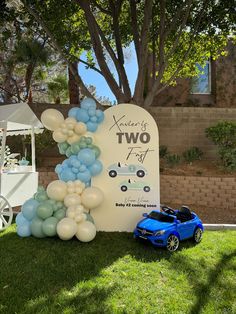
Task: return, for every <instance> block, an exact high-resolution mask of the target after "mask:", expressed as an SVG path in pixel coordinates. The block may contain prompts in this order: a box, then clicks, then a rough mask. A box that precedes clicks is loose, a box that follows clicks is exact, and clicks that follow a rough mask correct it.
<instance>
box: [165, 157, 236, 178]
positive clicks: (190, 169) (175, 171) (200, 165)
mask: <svg viewBox="0 0 236 314" xmlns="http://www.w3.org/2000/svg"><path fill="white" fill-rule="evenodd" d="M160 172H161V174H169V175H176V176H216V177H236V171H234V172H230V171H227V170H225V169H224V168H223V167H222V166H221V165H220V164H219V162H216V161H206V160H199V161H194V162H193V163H192V164H187V163H180V164H179V165H177V166H174V167H172V168H171V167H170V166H169V165H167V163H166V161H165V160H162V159H161V160H160Z"/></svg>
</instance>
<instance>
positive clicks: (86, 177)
mask: <svg viewBox="0 0 236 314" xmlns="http://www.w3.org/2000/svg"><path fill="white" fill-rule="evenodd" d="M77 179H78V180H80V181H82V182H84V183H86V182H89V181H90V180H91V174H90V172H89V170H86V171H84V172H79V173H78V174H77Z"/></svg>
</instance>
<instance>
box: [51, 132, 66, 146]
mask: <svg viewBox="0 0 236 314" xmlns="http://www.w3.org/2000/svg"><path fill="white" fill-rule="evenodd" d="M52 137H53V139H54V141H55V142H57V143H63V142H65V141H66V140H67V135H66V134H64V133H63V132H62V131H61V129H56V130H55V131H54V132H53V133H52Z"/></svg>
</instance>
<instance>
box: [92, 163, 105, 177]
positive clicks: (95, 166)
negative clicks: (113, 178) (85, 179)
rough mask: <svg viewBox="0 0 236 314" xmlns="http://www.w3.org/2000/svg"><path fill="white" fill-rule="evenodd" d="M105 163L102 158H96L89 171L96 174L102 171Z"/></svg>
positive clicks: (93, 174)
mask: <svg viewBox="0 0 236 314" xmlns="http://www.w3.org/2000/svg"><path fill="white" fill-rule="evenodd" d="M102 168H103V165H102V163H101V161H100V160H96V161H95V162H94V163H93V164H92V165H91V166H90V167H89V171H90V173H91V175H92V176H96V175H98V174H99V173H101V172H102Z"/></svg>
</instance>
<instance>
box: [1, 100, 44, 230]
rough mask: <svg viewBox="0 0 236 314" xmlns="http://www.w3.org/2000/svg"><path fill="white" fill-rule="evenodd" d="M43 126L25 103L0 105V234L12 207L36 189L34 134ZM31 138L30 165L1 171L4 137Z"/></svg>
mask: <svg viewBox="0 0 236 314" xmlns="http://www.w3.org/2000/svg"><path fill="white" fill-rule="evenodd" d="M42 132H43V125H42V124H41V122H40V121H39V120H38V118H37V117H36V115H35V114H34V113H33V111H32V110H31V109H30V107H29V106H28V105H27V104H25V103H20V104H11V105H2V106H1V105H0V138H1V142H2V150H1V152H2V153H1V156H0V231H1V230H4V229H6V228H7V227H8V226H10V224H11V222H12V217H13V210H12V207H15V206H20V205H22V204H23V203H24V202H25V201H26V200H27V199H29V198H31V197H32V196H33V194H34V193H35V192H36V191H37V188H38V173H37V172H36V168H35V133H42ZM19 134H21V135H25V134H27V135H28V134H30V135H31V154H32V165H31V166H25V167H24V166H16V167H15V169H12V170H9V169H8V170H6V169H4V154H5V146H6V139H7V136H11V135H19Z"/></svg>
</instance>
